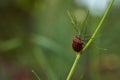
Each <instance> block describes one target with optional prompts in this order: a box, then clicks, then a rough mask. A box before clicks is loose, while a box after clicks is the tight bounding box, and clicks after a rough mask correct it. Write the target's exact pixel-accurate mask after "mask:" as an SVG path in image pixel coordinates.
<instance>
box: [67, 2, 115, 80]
mask: <svg viewBox="0 0 120 80" xmlns="http://www.w3.org/2000/svg"><path fill="white" fill-rule="evenodd" d="M113 3H114V0H112V1H111V3H110V4H109V6H108V8H107V9H106V11H105V13H104V15H103V17H102V19H101V21H100V23H99V24H98V26H97V28H96V30H95V32H94V33H93V34H92V36H91V38H90V40H89V41H88V43H87V44H86V45H85V47H84V48H83V50H82V52H84V51H85V50H86V49H87V48H88V46H89V45H90V44H91V42H92V41H93V40H94V38H95V35H96V33H97V32H98V30H99V29H100V27H101V26H102V24H103V22H104V20H105V18H106V16H107V15H108V13H109V11H110V9H111V7H112V5H113ZM80 54H81V53H79V54H77V55H76V59H75V61H74V63H73V65H72V68H71V70H70V72H69V74H68V76H67V79H66V80H70V78H71V77H72V75H73V72H74V70H75V67H76V66H77V64H78V61H79V59H80Z"/></svg>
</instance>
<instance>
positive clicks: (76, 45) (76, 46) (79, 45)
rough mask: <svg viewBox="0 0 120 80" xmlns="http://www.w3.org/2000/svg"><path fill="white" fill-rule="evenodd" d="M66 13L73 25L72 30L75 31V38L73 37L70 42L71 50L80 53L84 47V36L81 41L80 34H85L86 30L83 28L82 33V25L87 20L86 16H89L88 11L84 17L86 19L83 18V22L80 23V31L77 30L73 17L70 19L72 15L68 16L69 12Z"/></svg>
mask: <svg viewBox="0 0 120 80" xmlns="http://www.w3.org/2000/svg"><path fill="white" fill-rule="evenodd" d="M67 13H68V16H69V18H70V20H71V23H72V24H73V27H74V29H75V31H76V33H77V34H76V36H75V38H74V39H73V41H72V48H73V50H74V51H75V52H81V51H82V49H83V46H84V43H85V42H84V39H85V36H83V39H82V34H83V33H84V34H86V31H85V30H86V28H85V27H84V31H83V25H84V24H85V23H86V21H87V18H88V14H89V11H88V12H87V15H86V17H85V19H84V21H83V22H82V24H81V25H82V26H81V31H80V30H79V29H78V26H77V24H76V22H75V19H73V17H72V15H71V14H70V12H69V11H67Z"/></svg>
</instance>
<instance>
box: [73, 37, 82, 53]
mask: <svg viewBox="0 0 120 80" xmlns="http://www.w3.org/2000/svg"><path fill="white" fill-rule="evenodd" d="M83 43H84V42H83V40H82V39H81V38H80V36H76V37H75V38H74V39H73V43H72V48H73V50H74V51H75V52H80V51H81V50H82V49H83Z"/></svg>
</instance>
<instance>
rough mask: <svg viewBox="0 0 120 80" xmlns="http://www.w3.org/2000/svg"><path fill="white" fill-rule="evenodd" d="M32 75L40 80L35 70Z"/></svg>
mask: <svg viewBox="0 0 120 80" xmlns="http://www.w3.org/2000/svg"><path fill="white" fill-rule="evenodd" d="M32 73H33V74H34V75H35V76H36V78H37V79H38V80H40V77H39V76H38V75H37V73H36V72H35V71H34V70H32Z"/></svg>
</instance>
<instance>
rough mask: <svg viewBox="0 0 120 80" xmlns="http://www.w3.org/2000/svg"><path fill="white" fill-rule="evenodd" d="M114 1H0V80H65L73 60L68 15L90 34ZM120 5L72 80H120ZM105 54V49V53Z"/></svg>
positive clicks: (107, 21)
mask: <svg viewBox="0 0 120 80" xmlns="http://www.w3.org/2000/svg"><path fill="white" fill-rule="evenodd" d="M110 1H111V0H0V80H37V78H36V77H35V75H34V74H33V73H32V70H34V71H35V72H36V73H37V74H38V76H39V77H40V79H41V80H65V79H66V77H67V75H68V73H69V71H70V68H71V66H72V64H73V62H74V59H75V52H74V51H73V50H72V48H71V44H72V39H73V38H74V37H75V30H74V29H73V26H72V24H71V22H70V20H69V17H68V15H67V12H66V10H69V11H70V12H71V13H72V14H73V15H74V16H75V17H76V20H77V22H78V23H82V21H83V20H84V19H85V16H86V14H87V13H86V10H89V11H90V14H89V17H88V21H87V25H86V26H87V34H89V35H91V34H92V33H93V31H94V30H95V28H96V27H97V25H98V23H99V21H100V19H101V17H102V15H103V13H104V11H105V9H106V7H107V6H108V4H109V2H110ZM119 25H120V1H119V0H116V1H115V3H114V6H113V7H112V9H111V11H110V13H109V15H108V16H107V18H106V20H105V22H104V24H103V26H102V28H101V29H100V31H99V32H98V34H97V36H96V37H95V40H94V41H93V43H92V44H91V45H90V46H89V48H88V49H87V50H86V51H85V54H83V55H82V56H81V59H80V61H79V64H78V65H77V67H76V70H75V72H74V75H73V76H72V79H71V80H80V78H81V77H82V79H81V80H120V63H119V61H120V54H119V53H120V50H119V48H120V35H119V34H120V26H119ZM104 49H107V50H104Z"/></svg>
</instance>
